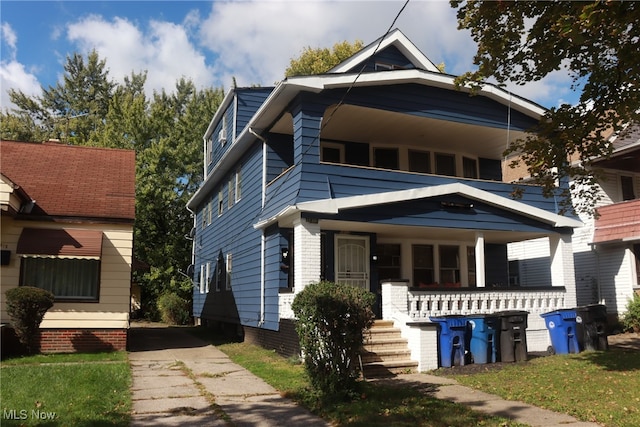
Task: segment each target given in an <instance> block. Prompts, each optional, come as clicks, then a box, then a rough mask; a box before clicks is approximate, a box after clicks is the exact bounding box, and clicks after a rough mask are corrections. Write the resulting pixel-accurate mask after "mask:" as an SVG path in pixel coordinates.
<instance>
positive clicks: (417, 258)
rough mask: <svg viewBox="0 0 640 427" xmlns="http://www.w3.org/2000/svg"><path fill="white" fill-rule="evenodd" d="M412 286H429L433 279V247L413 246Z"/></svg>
mask: <svg viewBox="0 0 640 427" xmlns="http://www.w3.org/2000/svg"><path fill="white" fill-rule="evenodd" d="M412 249H413V286H420V285H431V284H433V283H435V280H434V277H433V246H431V245H413V247H412Z"/></svg>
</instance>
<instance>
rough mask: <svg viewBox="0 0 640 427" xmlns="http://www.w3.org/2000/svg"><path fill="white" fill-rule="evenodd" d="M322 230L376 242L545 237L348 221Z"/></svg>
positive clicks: (496, 240) (498, 240)
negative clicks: (368, 236) (353, 234)
mask: <svg viewBox="0 0 640 427" xmlns="http://www.w3.org/2000/svg"><path fill="white" fill-rule="evenodd" d="M320 228H321V229H323V230H335V231H344V232H345V233H349V232H360V233H375V234H377V238H378V240H393V239H407V238H410V239H413V240H422V239H424V240H442V241H458V242H465V241H466V242H474V241H475V237H476V232H481V233H483V236H484V239H485V241H486V242H487V243H497V244H506V243H511V242H520V241H523V240H530V239H537V238H540V237H546V236H548V234H544V233H524V232H515V231H500V232H498V231H485V230H473V229H456V228H431V227H409V226H402V225H387V224H372V223H362V222H350V221H336V220H326V219H324V220H320Z"/></svg>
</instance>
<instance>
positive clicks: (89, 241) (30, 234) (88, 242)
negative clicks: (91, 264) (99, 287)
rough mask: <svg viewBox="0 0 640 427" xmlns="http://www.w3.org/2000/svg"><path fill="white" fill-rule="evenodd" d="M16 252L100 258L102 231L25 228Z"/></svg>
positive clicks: (35, 254) (27, 254) (21, 253)
mask: <svg viewBox="0 0 640 427" xmlns="http://www.w3.org/2000/svg"><path fill="white" fill-rule="evenodd" d="M16 252H17V253H18V254H19V255H22V256H55V257H65V258H94V259H100V256H101V255H102V231H97V230H78V229H46V228H25V229H23V230H22V234H20V238H19V239H18V247H17V250H16Z"/></svg>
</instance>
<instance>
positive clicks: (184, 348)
mask: <svg viewBox="0 0 640 427" xmlns="http://www.w3.org/2000/svg"><path fill="white" fill-rule="evenodd" d="M129 343H130V353H129V360H130V363H131V368H132V374H133V386H132V393H133V415H132V424H131V425H132V426H211V427H215V426H235V427H242V426H252V427H271V426H291V427H296V426H304V427H316V426H317V427H320V426H322V427H325V426H328V424H327V423H326V422H324V421H323V420H322V419H320V418H318V417H316V416H314V415H312V414H311V413H309V412H308V411H307V410H306V409H304V408H301V407H299V406H297V405H295V404H294V403H293V402H292V401H290V400H288V399H285V398H283V397H282V396H280V394H279V393H278V391H277V390H275V389H274V388H273V387H271V386H269V385H268V384H266V383H265V382H264V381H262V380H261V379H260V378H258V377H256V376H255V375H253V374H251V373H250V372H248V371H247V370H245V369H244V368H242V367H241V366H239V365H236V364H235V363H233V362H231V360H230V359H229V358H228V357H227V356H226V355H225V354H224V353H222V352H221V351H220V350H218V349H217V348H216V347H214V346H212V345H209V344H208V343H206V342H204V341H202V340H200V339H198V338H196V337H194V336H192V335H191V334H189V333H188V332H186V331H184V330H183V329H182V328H170V327H163V328H154V327H142V328H141V327H135V325H134V326H132V329H131V330H130V336H129Z"/></svg>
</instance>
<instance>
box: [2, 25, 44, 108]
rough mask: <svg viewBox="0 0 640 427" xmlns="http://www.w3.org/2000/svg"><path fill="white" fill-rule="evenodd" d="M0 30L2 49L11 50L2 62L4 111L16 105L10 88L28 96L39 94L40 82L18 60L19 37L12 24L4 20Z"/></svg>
mask: <svg viewBox="0 0 640 427" xmlns="http://www.w3.org/2000/svg"><path fill="white" fill-rule="evenodd" d="M0 30H1V32H2V43H3V46H2V49H3V51H4V52H7V50H8V51H9V54H8V55H6V56H8V59H3V60H2V61H1V62H0V88H2V91H1V94H0V108H2V110H3V111H4V110H5V109H11V108H14V107H15V105H14V104H13V103H12V102H11V100H10V99H9V91H8V90H9V89H15V90H18V91H22V92H23V93H24V94H25V95H28V96H33V95H39V94H40V83H39V82H38V79H37V78H36V76H35V75H34V74H33V73H31V72H30V71H28V70H27V69H26V68H25V66H24V65H23V64H21V63H19V62H18V61H17V60H16V58H17V44H18V37H17V35H16V33H15V31H13V28H11V25H9V24H8V23H6V22H3V23H2V26H1V27H0Z"/></svg>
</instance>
